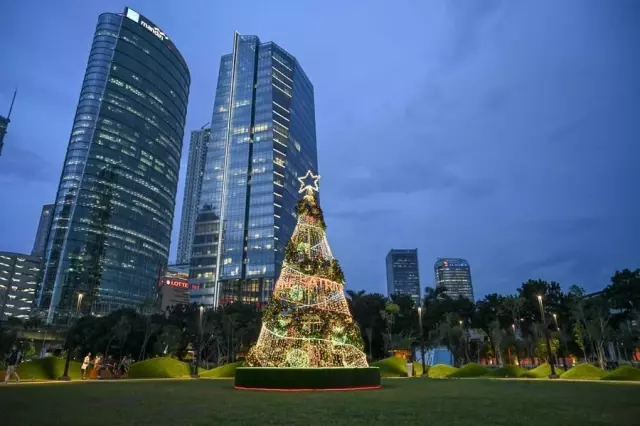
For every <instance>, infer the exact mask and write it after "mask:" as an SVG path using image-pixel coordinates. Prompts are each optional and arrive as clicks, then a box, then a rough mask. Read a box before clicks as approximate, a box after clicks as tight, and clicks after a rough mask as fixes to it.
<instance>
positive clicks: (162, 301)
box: [158, 265, 191, 312]
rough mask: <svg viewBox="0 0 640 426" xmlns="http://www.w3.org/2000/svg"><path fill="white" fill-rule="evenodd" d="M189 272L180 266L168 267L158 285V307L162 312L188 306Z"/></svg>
mask: <svg viewBox="0 0 640 426" xmlns="http://www.w3.org/2000/svg"><path fill="white" fill-rule="evenodd" d="M190 288H191V286H190V285H189V272H188V270H187V269H185V268H182V267H181V265H169V266H168V267H167V272H166V273H165V274H164V276H163V277H162V279H161V280H160V282H159V283H158V302H159V303H158V305H159V306H160V309H161V310H162V312H166V311H167V309H168V308H170V307H172V306H175V305H188V304H189V289H190Z"/></svg>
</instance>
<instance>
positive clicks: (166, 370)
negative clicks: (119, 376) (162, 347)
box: [129, 357, 191, 379]
mask: <svg viewBox="0 0 640 426" xmlns="http://www.w3.org/2000/svg"><path fill="white" fill-rule="evenodd" d="M190 375H191V368H190V366H189V364H187V363H186V362H182V361H178V360H177V359H174V358H169V357H163V358H152V359H148V360H145V361H140V362H136V363H133V364H131V366H130V367H129V378H131V379H149V378H154V379H172V378H180V377H189V376H190Z"/></svg>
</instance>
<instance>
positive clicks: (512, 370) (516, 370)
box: [487, 365, 527, 377]
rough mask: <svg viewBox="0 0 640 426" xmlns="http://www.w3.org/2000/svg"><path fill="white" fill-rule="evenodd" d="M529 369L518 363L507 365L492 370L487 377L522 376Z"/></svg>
mask: <svg viewBox="0 0 640 426" xmlns="http://www.w3.org/2000/svg"><path fill="white" fill-rule="evenodd" d="M526 372H527V370H525V369H524V368H522V367H519V366H517V365H505V366H503V367H501V368H498V369H496V370H492V371H490V372H489V374H487V377H521V376H522V375H523V374H525V373H526Z"/></svg>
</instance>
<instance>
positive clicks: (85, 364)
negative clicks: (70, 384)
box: [80, 352, 91, 380]
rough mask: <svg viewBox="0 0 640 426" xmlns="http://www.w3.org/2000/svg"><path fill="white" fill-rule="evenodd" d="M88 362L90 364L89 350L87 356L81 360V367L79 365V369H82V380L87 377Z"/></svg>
mask: <svg viewBox="0 0 640 426" xmlns="http://www.w3.org/2000/svg"><path fill="white" fill-rule="evenodd" d="M89 364H91V352H89V353H88V354H87V356H85V357H84V361H82V367H80V369H81V370H82V380H84V379H86V378H87V377H86V375H87V368H89Z"/></svg>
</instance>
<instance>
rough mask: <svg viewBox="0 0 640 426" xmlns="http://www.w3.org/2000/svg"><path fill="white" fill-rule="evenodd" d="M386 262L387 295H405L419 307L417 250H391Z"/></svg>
mask: <svg viewBox="0 0 640 426" xmlns="http://www.w3.org/2000/svg"><path fill="white" fill-rule="evenodd" d="M386 261H387V293H388V295H389V296H391V295H392V294H406V295H408V296H411V298H412V299H413V301H414V302H415V303H416V305H420V271H419V270H418V249H391V250H389V253H388V254H387V259H386Z"/></svg>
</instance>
